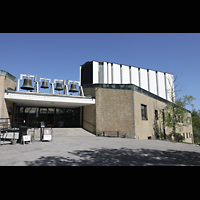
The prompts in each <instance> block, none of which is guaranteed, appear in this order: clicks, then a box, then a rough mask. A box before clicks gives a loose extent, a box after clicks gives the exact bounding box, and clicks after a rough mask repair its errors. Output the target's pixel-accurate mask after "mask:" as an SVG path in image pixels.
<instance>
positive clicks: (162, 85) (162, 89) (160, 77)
mask: <svg viewBox="0 0 200 200" xmlns="http://www.w3.org/2000/svg"><path fill="white" fill-rule="evenodd" d="M157 74H158V93H159V96H160V97H162V98H164V99H166V91H165V79H164V73H163V72H158V73H157Z"/></svg>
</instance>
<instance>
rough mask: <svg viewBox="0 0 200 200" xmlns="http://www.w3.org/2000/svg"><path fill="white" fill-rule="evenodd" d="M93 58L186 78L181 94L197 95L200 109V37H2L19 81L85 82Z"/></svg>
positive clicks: (0, 50)
mask: <svg viewBox="0 0 200 200" xmlns="http://www.w3.org/2000/svg"><path fill="white" fill-rule="evenodd" d="M91 60H96V61H100V62H101V61H107V62H114V63H119V64H125V65H132V66H137V67H142V68H147V69H148V68H150V69H153V70H158V71H163V72H169V73H173V74H174V76H176V75H178V76H180V75H181V77H180V78H179V80H178V82H179V85H180V87H181V88H182V92H181V93H180V94H179V96H182V95H185V94H187V95H192V96H193V97H195V98H196V101H194V105H195V108H196V109H200V89H199V85H200V84H199V83H200V34H199V33H0V69H1V70H5V71H7V72H9V73H11V74H13V75H14V76H16V77H17V78H19V76H20V74H32V75H35V74H36V75H37V77H38V78H39V77H45V78H51V79H52V80H53V79H65V80H67V79H70V80H79V66H80V65H82V64H84V63H85V62H86V61H91ZM187 108H188V109H191V107H187Z"/></svg>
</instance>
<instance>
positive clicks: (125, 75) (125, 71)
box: [122, 65, 130, 84]
mask: <svg viewBox="0 0 200 200" xmlns="http://www.w3.org/2000/svg"><path fill="white" fill-rule="evenodd" d="M122 84H130V74H129V66H127V65H122Z"/></svg>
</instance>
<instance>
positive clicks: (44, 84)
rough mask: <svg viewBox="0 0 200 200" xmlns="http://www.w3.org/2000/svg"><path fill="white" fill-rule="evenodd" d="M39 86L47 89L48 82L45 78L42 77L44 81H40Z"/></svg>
mask: <svg viewBox="0 0 200 200" xmlns="http://www.w3.org/2000/svg"><path fill="white" fill-rule="evenodd" d="M41 88H44V89H47V88H49V86H48V83H47V80H46V79H44V81H43V82H42V86H41Z"/></svg>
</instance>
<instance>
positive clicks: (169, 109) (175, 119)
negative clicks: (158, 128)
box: [163, 95, 195, 140]
mask: <svg viewBox="0 0 200 200" xmlns="http://www.w3.org/2000/svg"><path fill="white" fill-rule="evenodd" d="M194 99H195V98H194V97H192V96H191V95H190V96H188V95H184V96H183V97H180V98H178V99H176V100H175V103H174V102H168V103H167V105H166V106H165V108H164V116H165V117H164V122H163V125H165V126H166V127H169V128H172V132H171V134H170V135H169V137H172V136H173V137H174V139H175V140H181V137H180V135H179V134H178V132H177V130H179V131H181V130H182V128H183V126H187V125H188V124H191V122H192V119H191V117H190V116H189V115H188V110H186V108H185V107H186V106H187V105H191V106H192V107H193V104H192V101H193V100H194Z"/></svg>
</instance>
